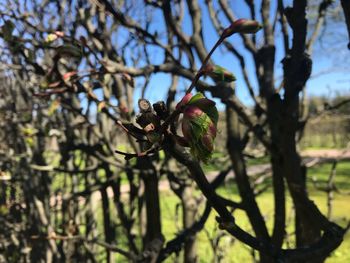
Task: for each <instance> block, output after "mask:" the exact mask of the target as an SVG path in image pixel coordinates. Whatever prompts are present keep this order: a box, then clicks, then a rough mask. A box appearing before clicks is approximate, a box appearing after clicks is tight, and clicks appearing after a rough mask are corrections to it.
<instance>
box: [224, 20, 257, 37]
mask: <svg viewBox="0 0 350 263" xmlns="http://www.w3.org/2000/svg"><path fill="white" fill-rule="evenodd" d="M261 28H262V26H261V25H260V24H259V22H258V21H255V20H249V19H238V20H236V21H235V22H233V23H232V24H231V25H230V26H229V27H227V28H226V29H225V30H224V32H223V36H224V37H229V36H231V35H232V34H234V33H243V34H254V33H256V32H258V31H259V30H260V29H261Z"/></svg>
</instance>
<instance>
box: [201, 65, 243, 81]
mask: <svg viewBox="0 0 350 263" xmlns="http://www.w3.org/2000/svg"><path fill="white" fill-rule="evenodd" d="M207 75H208V76H210V77H212V78H213V79H214V80H215V81H224V82H232V81H235V80H236V77H235V75H233V74H232V73H231V72H229V71H228V70H227V69H225V68H223V67H221V66H218V65H215V66H214V67H213V69H212V70H211V71H210V72H208V73H207Z"/></svg>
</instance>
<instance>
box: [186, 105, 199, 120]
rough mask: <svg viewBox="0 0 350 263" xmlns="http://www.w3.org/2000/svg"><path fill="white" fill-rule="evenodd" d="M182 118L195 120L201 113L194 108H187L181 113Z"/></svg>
mask: <svg viewBox="0 0 350 263" xmlns="http://www.w3.org/2000/svg"><path fill="white" fill-rule="evenodd" d="M183 114H184V118H188V119H195V118H197V117H199V116H201V115H202V114H203V111H202V110H201V109H200V108H198V107H196V106H188V107H186V109H185V110H184V112H183Z"/></svg>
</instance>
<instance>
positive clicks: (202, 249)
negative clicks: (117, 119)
mask: <svg viewBox="0 0 350 263" xmlns="http://www.w3.org/2000/svg"><path fill="white" fill-rule="evenodd" d="M330 171H331V164H323V165H320V166H318V167H315V168H311V169H309V171H308V177H309V178H311V177H312V176H316V177H317V178H318V181H319V182H320V185H321V186H323V185H324V184H325V183H326V182H327V179H328V175H329V172H330ZM349 176H350V162H341V163H339V164H338V166H337V175H336V178H335V182H336V184H337V186H338V187H339V188H340V189H343V190H346V189H350V188H349V186H350V182H349V180H348V179H349V178H348V177H349ZM308 189H309V194H310V197H311V199H312V200H313V201H315V203H316V204H317V206H318V207H319V209H320V210H321V211H322V212H323V213H324V214H326V213H327V199H326V195H325V193H323V192H320V191H318V190H316V189H315V188H314V187H313V185H312V183H311V180H308ZM218 192H219V193H220V194H221V195H224V196H227V197H229V198H231V199H232V200H236V201H239V195H238V194H237V189H236V186H235V184H234V183H229V184H227V185H226V187H223V188H220V189H219V190H218ZM334 198H335V199H334V204H333V216H332V220H333V221H335V222H337V223H338V224H340V225H342V226H345V225H346V224H347V220H349V219H350V215H349V213H348V211H349V203H350V196H346V195H339V194H335V197H334ZM178 202H179V201H178V199H177V198H176V197H174V195H173V194H172V193H171V192H163V193H162V198H161V208H162V210H161V211H162V219H163V221H162V223H163V225H162V229H163V233H164V235H165V237H166V239H167V240H170V239H172V238H174V237H175V235H176V233H177V231H178V230H177V229H176V227H175V226H176V225H179V224H180V225H181V222H175V219H176V217H175V213H174V211H175V206H176V204H177V203H178ZM257 202H258V204H259V207H260V208H261V211H262V213H263V215H264V217H265V220H266V221H267V225H268V227H269V230H270V233H271V229H272V223H273V220H272V218H273V196H272V193H271V190H269V191H268V192H266V193H264V194H262V195H261V196H259V197H258V198H257ZM291 207H292V201H291V198H290V196H287V218H288V217H289V216H290V214H291V211H292V209H291ZM234 216H235V218H236V221H237V223H238V225H240V226H241V227H242V228H243V229H245V230H247V231H249V232H251V230H250V229H251V227H250V224H249V221H248V218H247V217H246V215H245V213H243V212H242V211H239V210H236V212H235V213H234ZM178 220H180V221H181V214H180V215H178ZM205 228H206V230H207V233H208V234H209V235H212V234H213V233H217V232H218V231H220V230H218V228H217V223H216V221H215V212H212V213H211V215H210V217H209V219H208V221H207V223H206V226H205ZM287 231H288V233H292V232H293V231H294V229H293V227H292V226H291V225H290V226H289V227H288V229H287ZM208 234H206V233H205V232H204V231H202V232H201V233H199V235H198V243H197V246H198V256H199V262H212V259H213V253H212V249H211V247H210V244H209V241H208ZM290 239H291V241H290V243H291V245H293V244H294V240H293V236H291V237H290ZM220 246H221V249H222V254H223V257H224V258H223V261H222V262H227V263H228V262H232V263H235V262H241V261H245V262H251V261H252V258H251V251H250V249H249V248H248V247H247V246H245V245H244V244H242V243H241V242H239V241H237V240H236V241H234V240H233V238H232V237H230V236H228V235H227V236H226V237H225V238H223V239H222V240H221V242H220ZM173 259H174V256H173V257H171V258H169V259H168V260H167V261H166V262H173ZM326 262H327V263H331V262H350V234H349V233H348V234H347V235H346V237H345V240H344V242H343V243H342V245H341V246H340V247H339V248H338V249H337V250H336V251H335V252H333V254H332V255H331V257H330V258H328V259H327V261H326Z"/></svg>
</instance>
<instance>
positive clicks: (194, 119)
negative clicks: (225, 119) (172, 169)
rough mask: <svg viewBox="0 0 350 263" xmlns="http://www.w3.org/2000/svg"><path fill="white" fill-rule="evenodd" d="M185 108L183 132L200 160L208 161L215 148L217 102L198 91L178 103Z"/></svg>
mask: <svg viewBox="0 0 350 263" xmlns="http://www.w3.org/2000/svg"><path fill="white" fill-rule="evenodd" d="M178 106H179V107H180V106H181V107H185V108H184V110H183V121H182V133H183V136H184V139H185V140H186V142H187V143H188V145H189V147H190V148H191V153H192V155H193V156H195V157H196V158H197V159H198V160H202V161H204V162H207V161H208V160H209V159H210V157H211V154H212V152H213V150H214V140H215V137H216V125H217V122H218V112H217V109H216V107H215V102H213V101H211V100H209V99H207V98H205V97H204V95H203V94H201V93H198V94H196V95H194V96H192V95H188V94H187V95H186V96H185V97H184V98H183V99H182V100H181V102H180V103H179V104H178Z"/></svg>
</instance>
